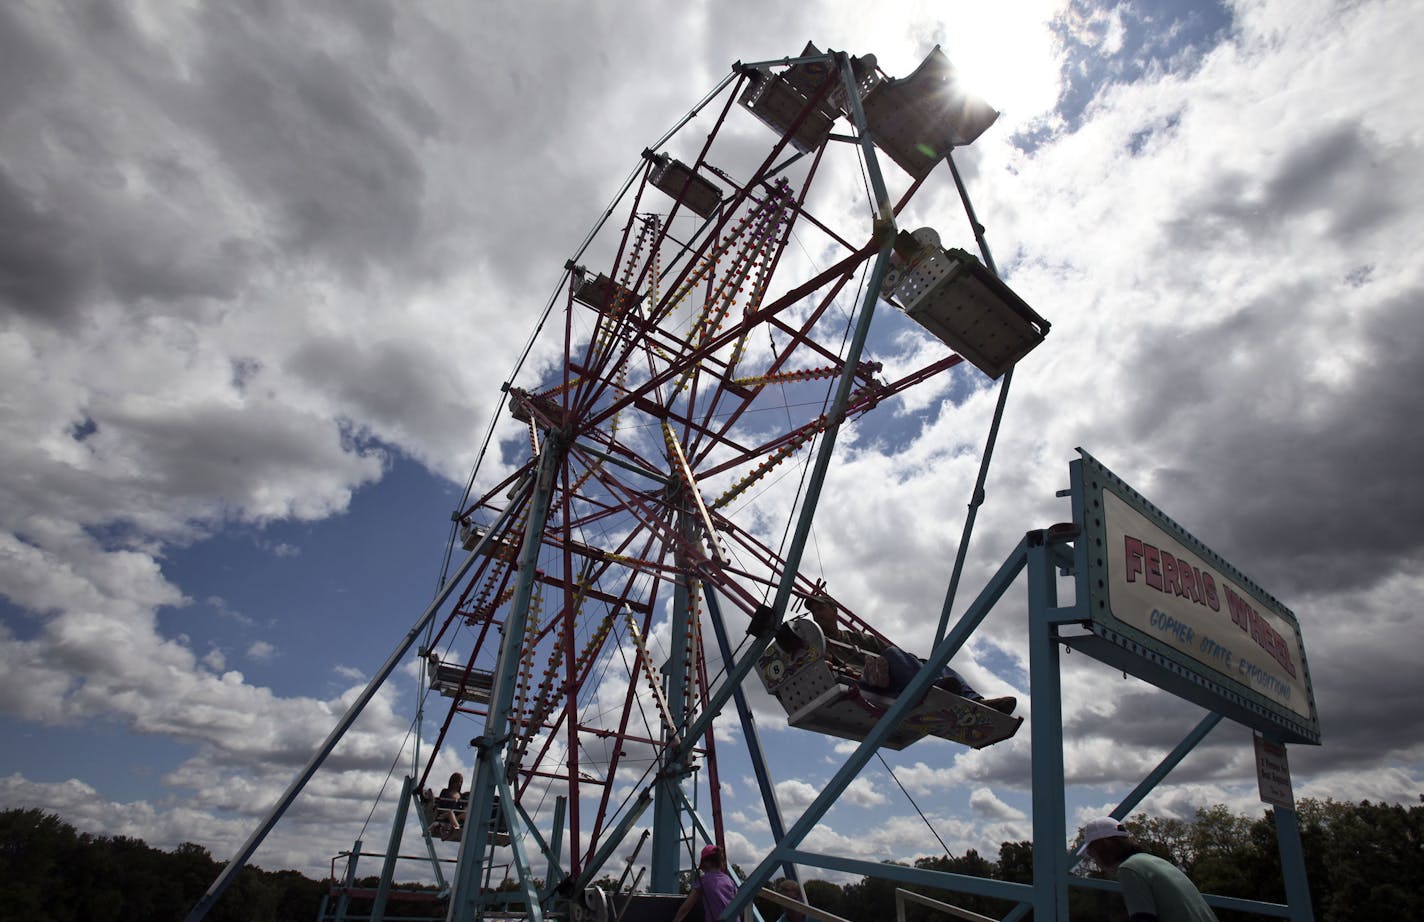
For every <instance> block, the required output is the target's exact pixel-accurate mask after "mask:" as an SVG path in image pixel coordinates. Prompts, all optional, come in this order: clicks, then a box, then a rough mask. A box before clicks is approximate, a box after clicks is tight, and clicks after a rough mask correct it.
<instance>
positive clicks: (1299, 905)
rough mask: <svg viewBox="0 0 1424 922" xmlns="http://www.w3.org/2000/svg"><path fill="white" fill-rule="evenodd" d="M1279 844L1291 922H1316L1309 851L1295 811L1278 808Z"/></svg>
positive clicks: (1275, 811) (1277, 840)
mask: <svg viewBox="0 0 1424 922" xmlns="http://www.w3.org/2000/svg"><path fill="white" fill-rule="evenodd" d="M1271 812H1272V813H1274V814H1275V817H1276V842H1277V843H1278V844H1279V846H1280V850H1281V876H1282V877H1283V878H1285V884H1286V902H1287V903H1288V904H1289V905H1290V918H1291V922H1314V919H1315V912H1314V909H1313V908H1312V906H1311V901H1310V884H1309V882H1308V881H1307V879H1306V874H1305V849H1304V847H1303V846H1302V845H1301V842H1300V818H1299V817H1298V816H1296V812H1295V811H1294V810H1283V809H1281V808H1280V807H1276V808H1275V809H1274V810H1273V811H1271Z"/></svg>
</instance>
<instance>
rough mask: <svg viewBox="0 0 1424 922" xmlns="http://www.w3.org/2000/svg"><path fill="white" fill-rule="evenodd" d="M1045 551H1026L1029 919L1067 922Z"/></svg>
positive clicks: (1053, 601)
mask: <svg viewBox="0 0 1424 922" xmlns="http://www.w3.org/2000/svg"><path fill="white" fill-rule="evenodd" d="M1051 553H1052V552H1051V549H1050V548H1049V547H1047V546H1045V545H1044V544H1043V543H1042V542H1041V540H1040V541H1038V542H1036V543H1035V544H1034V546H1031V547H1029V549H1028V659H1029V691H1030V693H1031V694H1032V695H1033V721H1032V728H1031V729H1032V736H1031V740H1032V746H1033V917H1034V918H1035V919H1043V920H1050V919H1054V920H1064V922H1066V920H1067V919H1068V880H1067V877H1068V862H1067V859H1066V858H1065V857H1064V854H1063V845H1064V842H1066V841H1067V837H1068V836H1067V832H1066V830H1065V826H1066V821H1065V819H1064V814H1065V812H1066V810H1067V807H1066V804H1065V802H1064V795H1063V704H1062V688H1061V686H1060V684H1059V674H1058V644H1057V642H1056V641H1055V639H1054V628H1055V626H1056V625H1057V623H1058V620H1059V619H1058V615H1057V608H1058V585H1057V574H1056V571H1055V569H1054V566H1053V561H1052V557H1051V556H1050V555H1051Z"/></svg>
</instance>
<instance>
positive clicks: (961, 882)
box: [722, 849, 1032, 919]
mask: <svg viewBox="0 0 1424 922" xmlns="http://www.w3.org/2000/svg"><path fill="white" fill-rule="evenodd" d="M786 855H787V857H788V858H789V859H790V860H792V861H795V862H796V863H797V864H803V865H806V866H808V867H815V868H826V869H827V870H831V871H841V872H844V873H846V874H863V875H865V876H866V877H876V878H880V879H882V880H898V881H902V882H904V883H908V884H923V885H924V886H927V887H935V888H937V889H940V890H955V891H958V892H961V893H972V894H974V895H976V896H987V897H990V898H993V899H1000V900H1025V899H1028V898H1029V895H1030V893H1031V891H1032V888H1031V887H1030V886H1029V885H1028V884H1016V883H1013V882H1012V881H1007V880H993V879H991V878H988V877H973V876H971V875H968V874H951V873H949V872H948V871H930V870H927V869H925V868H913V867H906V866H905V865H902V864H877V863H876V862H874V861H862V860H859V859H856V858H842V857H841V856H839V855H826V854H820V853H817V852H804V851H801V850H799V849H788V850H787V852H786ZM751 879H752V878H751V877H750V876H748V878H747V880H749V881H750V880H751ZM722 918H724V919H726V918H731V916H727V915H724V916H723V917H722Z"/></svg>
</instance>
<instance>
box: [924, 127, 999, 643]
mask: <svg viewBox="0 0 1424 922" xmlns="http://www.w3.org/2000/svg"><path fill="white" fill-rule="evenodd" d="M944 161H945V163H948V164H949V172H950V173H951V174H952V175H953V176H954V187H955V188H956V189H958V190H959V199H960V201H961V202H963V203H964V214H965V215H966V216H967V217H968V218H969V226H970V228H971V229H973V231H974V240H975V242H977V243H978V244H979V253H980V255H982V256H983V257H984V265H985V267H987V268H988V270H989V271H990V272H992V273H994V276H995V277H996V278H997V277H998V275H999V270H998V267H996V266H995V265H994V256H993V254H992V253H990V252H989V242H988V241H987V240H985V239H984V225H982V224H980V223H979V218H978V217H977V216H975V214H974V205H973V204H972V203H971V202H970V201H969V192H968V190H967V189H965V187H964V179H963V178H962V177H961V176H960V175H959V168H958V167H956V166H955V165H954V151H952V150H951V151H950V152H949V153H947V154H945V155H944ZM1013 380H1014V369H1013V367H1010V368H1009V370H1008V371H1006V372H1004V377H1003V379H1002V380H1001V383H1000V384H999V400H998V402H997V403H996V404H995V405H994V418H993V420H992V421H991V422H990V423H989V435H988V437H987V438H986V439H985V441H984V454H983V455H982V456H980V459H979V476H978V478H977V479H976V480H975V481H974V492H973V494H971V496H970V498H969V511H968V512H967V513H966V514H965V516H964V532H963V534H961V535H960V537H959V547H958V549H956V550H955V553H954V570H953V572H951V573H950V577H949V588H948V589H947V590H946V591H945V594H944V606H943V607H942V608H941V609H940V613H939V627H938V628H936V629H935V644H936V646H937V645H938V644H939V642H940V641H941V640H943V639H944V634H945V631H947V630H948V629H949V615H950V612H951V611H952V610H953V608H954V596H955V594H956V593H957V592H958V591H959V578H960V577H961V576H962V575H963V574H964V561H965V558H966V557H967V556H968V554H969V538H970V536H971V535H972V534H973V532H974V519H975V518H976V517H977V516H978V515H979V507H980V506H982V505H983V504H984V483H985V481H986V480H988V477H989V461H990V459H991V458H993V456H994V444H995V442H997V441H998V439H999V422H1000V421H1001V420H1002V419H1003V418H1004V405H1005V404H1006V403H1007V402H1008V399H1009V385H1010V384H1012V383H1013Z"/></svg>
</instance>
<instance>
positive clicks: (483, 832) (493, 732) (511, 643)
mask: <svg viewBox="0 0 1424 922" xmlns="http://www.w3.org/2000/svg"><path fill="white" fill-rule="evenodd" d="M564 450H565V445H564V442H563V438H562V437H561V436H560V434H559V433H557V432H554V431H549V432H547V433H546V434H545V438H544V450H543V452H542V453H541V454H540V456H539V463H538V467H537V472H536V474H535V478H534V487H533V489H534V492H533V495H532V496H531V497H530V499H529V515H528V519H527V520H526V522H525V528H524V540H523V544H522V545H521V546H520V549H519V564H518V566H519V578H518V581H517V582H516V583H515V589H514V597H513V599H512V600H511V602H510V608H509V615H508V617H507V618H506V619H505V622H504V626H503V627H502V628H501V630H502V631H503V638H502V640H501V643H500V648H499V661H498V663H497V665H496V667H495V671H494V680H493V684H492V686H491V688H490V703H489V711H488V713H487V716H486V718H485V731H484V733H483V735H481V736H480V737H478V738H477V739H476V740H475V741H474V743H475V769H474V772H473V775H474V780H473V781H472V782H471V784H470V804H469V807H468V809H467V812H466V814H465V829H464V834H463V835H462V836H461V837H460V852H459V857H458V859H457V860H456V864H455V875H454V880H453V882H452V889H451V892H450V905H449V907H448V910H447V914H446V919H447V920H448V922H467V920H470V919H477V918H480V912H481V910H482V908H483V901H482V900H481V896H480V895H481V888H480V869H481V868H482V867H484V865H485V859H486V857H487V855H488V852H489V844H490V843H489V832H490V822H489V821H490V816H491V813H492V811H493V808H494V795H495V791H496V789H497V787H498V785H499V781H500V780H501V777H497V776H502V775H503V773H504V764H505V763H504V759H503V758H502V757H501V753H502V752H503V751H504V750H505V749H506V748H507V747H508V745H509V740H510V726H509V724H510V714H511V711H512V708H513V705H514V691H515V686H516V685H517V684H518V678H519V662H520V656H521V654H522V652H523V647H524V633H525V629H526V628H527V626H528V622H529V600H530V598H531V597H532V596H533V589H534V577H535V571H536V569H537V568H538V563H539V548H540V546H541V545H542V544H543V535H544V525H545V523H546V522H547V521H548V516H549V506H550V503H551V501H552V499H553V495H554V481H555V479H556V478H557V475H558V472H559V467H560V465H561V464H562V461H563V455H564ZM493 533H494V529H490V531H489V533H487V534H486V535H485V538H483V539H481V542H480V543H481V544H483V543H484V542H485V541H486V540H488V538H489V536H490V535H491V534H493ZM453 582H454V581H452V584H453ZM520 870H521V873H527V871H528V868H527V867H525V868H522V869H520ZM530 908H531V910H537V906H532V907H530Z"/></svg>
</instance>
